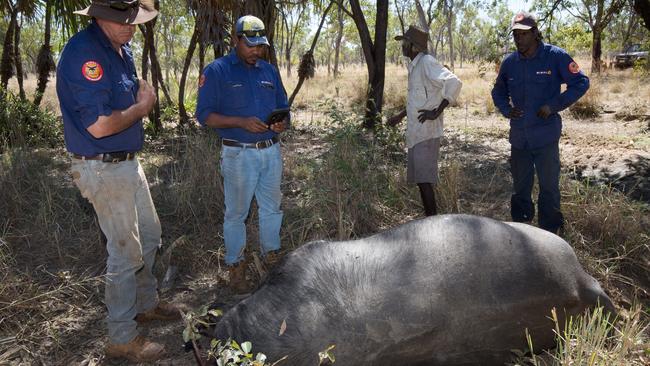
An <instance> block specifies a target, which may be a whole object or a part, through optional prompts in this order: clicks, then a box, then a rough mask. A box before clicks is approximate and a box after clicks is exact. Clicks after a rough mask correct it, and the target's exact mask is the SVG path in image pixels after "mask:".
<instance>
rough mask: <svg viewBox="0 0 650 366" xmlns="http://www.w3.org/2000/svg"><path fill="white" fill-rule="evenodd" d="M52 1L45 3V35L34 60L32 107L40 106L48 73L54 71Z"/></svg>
mask: <svg viewBox="0 0 650 366" xmlns="http://www.w3.org/2000/svg"><path fill="white" fill-rule="evenodd" d="M51 34H52V0H47V1H46V2H45V34H44V36H43V45H42V46H41V49H40V50H39V51H38V57H37V59H36V68H37V69H38V85H37V87H36V94H35V95H34V105H37V106H38V105H40V104H41V100H42V99H43V94H44V93H45V89H46V88H47V82H48V80H49V78H50V72H51V71H53V70H55V69H56V65H55V64H54V58H53V57H52V46H51V45H50V40H51V38H52V36H51Z"/></svg>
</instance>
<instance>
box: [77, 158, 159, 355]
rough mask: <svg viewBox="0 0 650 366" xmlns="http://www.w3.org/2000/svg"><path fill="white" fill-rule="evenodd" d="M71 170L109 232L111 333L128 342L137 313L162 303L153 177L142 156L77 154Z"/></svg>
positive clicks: (134, 332)
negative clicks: (114, 158)
mask: <svg viewBox="0 0 650 366" xmlns="http://www.w3.org/2000/svg"><path fill="white" fill-rule="evenodd" d="M71 172H72V177H73V179H74V182H75V184H76V185H77V187H79V191H80V192H81V195H82V196H83V197H85V198H87V199H88V200H89V201H90V203H92V204H93V206H94V208H95V212H96V213H97V218H98V220H99V226H100V227H101V229H102V231H103V232H104V235H106V251H107V252H108V259H107V263H106V265H107V266H106V286H105V290H104V297H105V300H104V301H105V303H106V307H107V308H108V317H107V318H106V320H107V325H108V338H109V340H110V342H111V343H117V344H124V343H128V342H130V341H131V340H133V338H135V336H136V335H138V330H137V324H136V322H135V320H134V318H135V316H136V314H137V313H143V312H145V311H147V310H150V309H152V308H154V307H155V306H156V305H157V304H158V293H157V286H158V282H157V280H156V277H154V275H153V274H152V268H153V265H154V260H155V258H156V250H157V249H158V247H160V234H161V228H160V221H159V220H158V215H157V214H156V209H155V207H154V204H153V201H152V199H151V193H150V192H149V185H148V184H147V178H146V177H145V175H144V171H143V170H142V167H141V166H140V163H139V162H138V161H137V160H132V161H123V162H120V163H104V162H101V161H98V160H76V159H73V160H72V166H71Z"/></svg>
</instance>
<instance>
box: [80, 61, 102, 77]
mask: <svg viewBox="0 0 650 366" xmlns="http://www.w3.org/2000/svg"><path fill="white" fill-rule="evenodd" d="M81 73H82V74H83V76H84V77H85V78H86V79H88V80H90V81H99V80H101V78H102V76H103V75H104V69H103V68H102V65H100V64H98V63H97V62H95V61H86V62H85V63H84V64H83V66H81Z"/></svg>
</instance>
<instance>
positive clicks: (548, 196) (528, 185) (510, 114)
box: [492, 12, 589, 233]
mask: <svg viewBox="0 0 650 366" xmlns="http://www.w3.org/2000/svg"><path fill="white" fill-rule="evenodd" d="M512 33H513V38H514V41H515V46H516V47H517V51H515V52H513V53H511V54H510V55H508V56H507V57H506V58H505V59H504V60H503V62H502V63H501V68H500V69H499V74H498V76H497V80H496V83H495V84H494V88H493V89H492V100H493V101H494V105H495V106H496V107H497V108H498V109H499V111H500V112H501V114H503V115H504V116H505V117H506V118H509V119H510V139H509V140H510V144H511V155H510V159H511V167H510V168H511V173H512V180H513V190H514V192H513V194H512V197H511V200H510V212H511V215H512V220H513V221H516V222H531V221H532V219H533V217H534V215H535V205H534V204H533V202H532V200H531V193H532V189H533V179H534V175H535V171H537V179H538V181H539V197H538V200H537V201H538V202H537V204H538V206H539V207H538V222H539V227H541V228H542V229H545V230H548V231H550V232H553V233H558V231H559V230H560V228H562V226H563V224H564V217H563V216H562V212H561V211H560V186H559V185H560V153H559V146H558V142H559V140H560V135H561V133H562V118H561V117H560V115H559V114H558V112H560V111H562V110H564V109H566V108H567V107H569V106H570V105H571V104H573V103H575V102H576V101H577V100H578V99H580V97H581V96H583V95H584V94H585V93H586V92H587V89H589V78H587V76H586V75H585V74H584V73H583V72H582V71H580V68H579V67H578V64H576V62H575V61H573V59H572V58H571V56H569V55H568V54H567V53H566V52H565V51H564V50H562V49H561V48H559V47H556V46H553V45H550V44H546V43H543V42H542V35H541V32H540V31H539V29H538V27H537V21H536V20H535V17H534V16H533V15H532V14H529V13H525V12H520V13H518V14H517V15H515V17H514V19H513V21H512ZM561 84H566V86H567V88H566V90H565V91H564V92H561V89H560V85H561Z"/></svg>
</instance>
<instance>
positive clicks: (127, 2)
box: [108, 0, 140, 11]
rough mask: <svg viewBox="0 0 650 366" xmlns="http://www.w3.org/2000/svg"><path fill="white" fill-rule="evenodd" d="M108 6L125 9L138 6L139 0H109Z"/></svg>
mask: <svg viewBox="0 0 650 366" xmlns="http://www.w3.org/2000/svg"><path fill="white" fill-rule="evenodd" d="M108 6H110V7H111V9H115V10H120V11H126V10H129V9H134V8H137V7H139V6H140V0H109V1H108Z"/></svg>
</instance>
